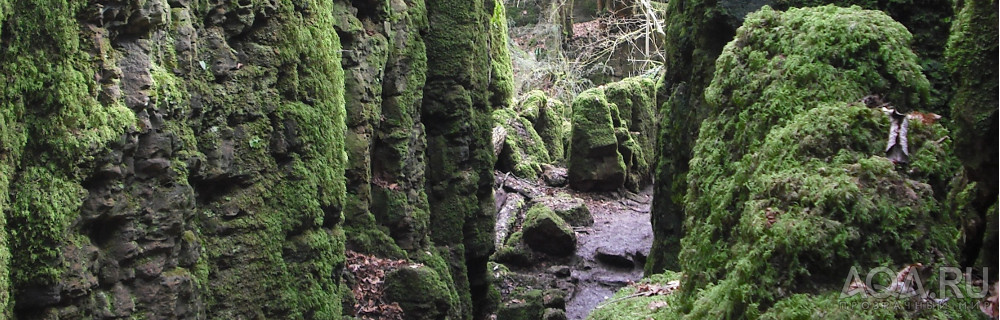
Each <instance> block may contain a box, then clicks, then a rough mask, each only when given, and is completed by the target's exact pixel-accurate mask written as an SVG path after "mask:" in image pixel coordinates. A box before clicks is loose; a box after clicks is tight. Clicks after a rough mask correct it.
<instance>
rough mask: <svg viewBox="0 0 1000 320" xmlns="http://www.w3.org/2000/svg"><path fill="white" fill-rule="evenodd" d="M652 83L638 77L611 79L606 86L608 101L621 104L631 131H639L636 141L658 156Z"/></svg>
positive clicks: (649, 156) (647, 154) (644, 150)
mask: <svg viewBox="0 0 1000 320" xmlns="http://www.w3.org/2000/svg"><path fill="white" fill-rule="evenodd" d="M653 86H654V82H653V80H651V79H649V78H640V77H636V78H626V79H623V80H622V81H618V82H613V83H609V84H607V85H605V87H604V93H605V95H606V96H607V97H608V102H610V103H613V104H615V106H617V107H618V112H619V114H620V117H621V119H622V120H625V122H627V123H628V129H629V131H632V132H637V133H638V134H636V135H634V136H635V140H636V141H635V142H636V143H638V145H639V147H640V148H639V149H638V150H640V151H642V152H641V154H642V155H643V157H644V158H647V159H654V158H656V153H655V151H656V150H655V149H656V148H655V147H656V135H657V132H656V129H657V121H656V119H657V112H656V107H655V104H654V103H653V101H654V100H655V97H654V93H653ZM645 174H649V172H648V171H647V172H645Z"/></svg>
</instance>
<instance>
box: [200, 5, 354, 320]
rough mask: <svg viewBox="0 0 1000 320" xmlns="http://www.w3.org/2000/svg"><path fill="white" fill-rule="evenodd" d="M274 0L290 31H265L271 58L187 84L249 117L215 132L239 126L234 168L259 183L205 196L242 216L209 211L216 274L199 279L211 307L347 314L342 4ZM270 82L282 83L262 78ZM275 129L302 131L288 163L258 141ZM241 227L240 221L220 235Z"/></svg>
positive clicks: (206, 140)
mask: <svg viewBox="0 0 1000 320" xmlns="http://www.w3.org/2000/svg"><path fill="white" fill-rule="evenodd" d="M257 9H260V8H257ZM273 9H274V10H276V12H275V13H274V14H275V15H276V16H278V17H280V19H281V23H280V24H279V25H274V24H272V23H271V22H268V24H267V26H266V27H267V28H271V29H269V30H273V32H276V34H277V35H278V36H277V37H275V39H280V40H272V41H264V42H263V43H261V47H264V48H266V50H259V51H254V52H253V53H254V54H260V55H261V56H259V58H262V61H267V62H266V63H262V64H261V65H259V66H254V67H247V68H244V69H241V70H240V72H237V73H235V74H234V75H233V76H231V77H230V78H229V79H227V80H226V81H224V82H221V83H200V84H199V83H197V82H196V83H193V84H191V85H190V86H189V89H190V90H204V91H207V92H200V94H202V95H203V99H204V100H205V110H203V112H204V113H206V114H208V115H216V114H221V115H222V116H221V117H219V118H221V119H226V118H227V117H235V118H237V119H243V121H241V123H235V124H232V126H233V128H232V129H228V128H227V123H218V124H215V125H216V126H218V127H221V128H225V129H218V130H216V131H218V132H220V133H221V132H223V131H225V130H232V132H233V134H232V139H233V140H234V143H233V145H234V148H235V150H234V153H235V154H240V155H241V156H240V159H238V160H236V161H234V164H233V167H234V168H233V169H231V170H232V171H231V172H228V173H226V174H233V173H234V172H235V173H237V174H242V175H246V176H249V177H250V178H249V179H251V181H253V182H254V183H253V184H252V185H251V186H249V187H246V188H237V189H235V190H233V191H232V192H231V193H229V194H227V195H226V197H223V198H220V200H219V201H216V202H215V203H211V204H208V205H207V207H209V208H212V209H222V208H223V207H226V208H236V210H237V211H238V212H241V214H240V215H239V216H237V217H236V218H234V219H222V218H220V217H217V216H216V217H212V216H203V217H201V221H199V223H198V227H199V228H200V230H201V235H200V236H201V238H202V240H203V247H204V248H206V252H205V254H204V255H203V256H202V258H203V259H204V260H206V263H207V264H208V266H207V269H208V275H207V279H204V281H203V283H206V284H210V285H205V286H202V288H201V289H202V290H203V292H202V294H203V296H204V297H205V299H206V301H205V309H206V310H208V311H209V314H208V316H209V317H210V318H212V317H217V318H237V317H258V316H260V317H281V318H305V317H315V318H335V317H339V316H340V314H341V309H340V308H341V304H340V298H339V296H338V294H339V292H340V290H339V287H340V283H339V280H338V275H337V274H338V271H337V270H340V269H341V268H343V264H344V254H343V251H344V233H343V230H342V229H341V227H340V222H341V221H342V220H343V216H342V208H344V206H345V202H344V197H345V189H346V188H345V181H344V169H345V167H346V165H347V154H346V152H345V149H344V148H345V142H344V131H345V122H346V120H345V109H344V74H343V70H342V67H341V51H340V49H341V46H340V40H339V37H338V35H337V33H336V31H335V29H334V28H333V26H334V17H333V12H334V10H333V8H332V5H331V3H330V2H328V1H316V2H310V3H309V6H308V9H305V8H304V7H297V6H296V5H293V4H291V3H287V2H286V3H282V4H280V5H279V7H278V8H273ZM299 10H301V11H299ZM271 21H275V20H271ZM279 69H280V70H281V72H278V70H279ZM198 80H202V79H198ZM261 86H264V87H270V88H274V89H273V90H253V89H252V88H257V87H261ZM248 88H249V89H248ZM219 93H221V94H219ZM217 94H218V95H217ZM262 106H269V107H268V108H267V109H264V108H262ZM264 113H266V115H267V116H265V117H262V116H263V115H264ZM207 118H208V119H206V122H207V124H209V125H206V126H205V130H206V132H205V133H206V135H203V136H201V137H200V139H199V147H201V148H203V149H208V150H211V149H213V148H214V147H215V146H216V145H217V142H216V140H215V139H218V138H213V137H212V136H211V135H210V133H211V132H212V131H213V130H212V129H211V128H212V127H211V126H210V125H211V124H212V122H211V121H213V120H215V119H219V118H214V119H213V118H211V117H207ZM272 120H273V121H274V124H272ZM275 132H283V133H292V134H293V135H294V140H295V146H294V147H292V148H289V150H286V151H285V152H287V153H286V154H285V155H284V156H283V159H282V163H281V165H279V164H278V163H277V159H276V158H275V157H273V156H272V154H271V151H279V150H271V146H270V144H269V143H261V144H260V145H259V146H258V148H254V147H253V146H252V145H251V141H253V140H254V137H258V138H259V139H261V141H262V142H263V141H270V137H271V136H272V135H274V134H275ZM220 136H221V135H220ZM230 230H231V231H230ZM232 231H238V232H235V234H220V232H232ZM233 266H238V268H236V267H233ZM331 271H333V272H331Z"/></svg>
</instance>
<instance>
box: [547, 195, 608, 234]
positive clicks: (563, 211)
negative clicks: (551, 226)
mask: <svg viewBox="0 0 1000 320" xmlns="http://www.w3.org/2000/svg"><path fill="white" fill-rule="evenodd" d="M533 201H534V202H535V203H537V204H541V205H544V206H546V207H548V208H549V209H551V210H552V211H553V212H555V214H556V215H558V216H559V217H560V218H562V219H563V220H565V221H566V222H567V223H569V225H571V226H574V227H584V226H591V225H593V224H594V217H593V216H592V215H591V214H590V209H589V208H587V204H586V203H584V202H583V199H580V198H574V197H571V196H570V195H568V194H565V193H561V194H559V195H557V196H554V197H552V196H544V197H538V198H535V199H534V200H533Z"/></svg>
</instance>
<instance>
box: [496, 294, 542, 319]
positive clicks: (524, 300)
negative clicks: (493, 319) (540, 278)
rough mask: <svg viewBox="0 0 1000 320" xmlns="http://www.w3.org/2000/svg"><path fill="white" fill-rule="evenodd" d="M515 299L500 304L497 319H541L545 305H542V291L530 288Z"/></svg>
mask: <svg viewBox="0 0 1000 320" xmlns="http://www.w3.org/2000/svg"><path fill="white" fill-rule="evenodd" d="M515 300H518V301H520V302H508V303H505V304H504V305H502V306H500V310H499V311H498V312H497V319H509V320H535V319H541V318H542V313H543V312H544V311H545V307H543V306H542V291H541V290H537V289H536V290H530V291H527V292H525V293H523V294H520V295H518V296H517V297H516V298H515Z"/></svg>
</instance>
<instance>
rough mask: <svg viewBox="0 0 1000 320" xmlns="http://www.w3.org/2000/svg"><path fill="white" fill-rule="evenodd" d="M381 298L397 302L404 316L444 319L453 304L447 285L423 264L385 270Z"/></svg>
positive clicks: (408, 317)
mask: <svg viewBox="0 0 1000 320" xmlns="http://www.w3.org/2000/svg"><path fill="white" fill-rule="evenodd" d="M385 297H386V299H388V300H389V301H394V302H398V303H399V306H400V308H402V309H403V313H404V314H405V316H406V319H426V320H435V319H444V318H445V317H446V316H447V315H448V314H449V313H450V312H452V311H451V310H450V309H451V308H453V307H455V306H454V305H452V303H453V300H452V298H451V296H450V295H449V293H448V286H447V285H445V283H444V282H443V281H442V280H441V277H440V276H439V275H438V273H437V272H435V271H434V270H433V269H431V268H429V267H426V266H418V265H406V266H402V267H400V268H399V269H396V270H393V271H391V272H389V273H387V274H386V276H385Z"/></svg>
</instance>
